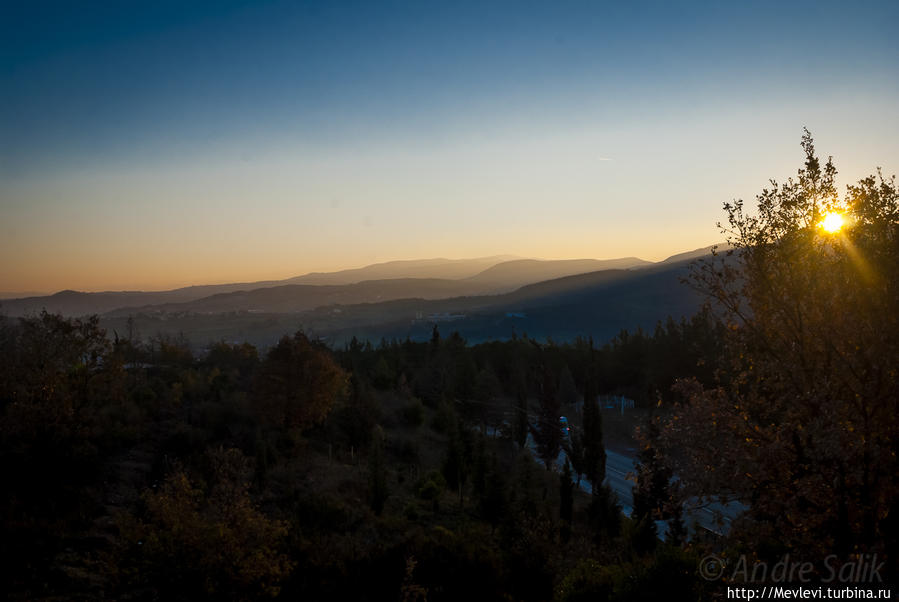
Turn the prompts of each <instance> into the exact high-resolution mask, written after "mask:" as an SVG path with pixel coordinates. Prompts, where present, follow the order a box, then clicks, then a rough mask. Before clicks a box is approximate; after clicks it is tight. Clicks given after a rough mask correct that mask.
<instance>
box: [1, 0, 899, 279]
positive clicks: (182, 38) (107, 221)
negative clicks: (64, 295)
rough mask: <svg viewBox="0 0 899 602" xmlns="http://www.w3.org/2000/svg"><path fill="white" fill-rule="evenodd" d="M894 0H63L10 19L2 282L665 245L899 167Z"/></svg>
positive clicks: (200, 274)
mask: <svg viewBox="0 0 899 602" xmlns="http://www.w3.org/2000/svg"><path fill="white" fill-rule="evenodd" d="M897 26H899V3H897V2H895V0H893V1H889V2H886V1H884V2H870V3H866V2H845V1H843V2H833V3H831V2H821V1H816V2H804V3H789V2H771V3H761V2H707V3H706V2H688V3H669V2H661V3H646V2H632V3H631V2H627V3H625V2H617V3H608V2H527V1H515V2H489V1H486V0H484V1H480V2H456V1H448V0H447V1H443V2H427V1H416V2H408V3H404V2H388V3H382V2H338V1H334V2H321V3H298V2H225V1H220V2H214V3H209V4H207V5H205V6H204V5H202V4H200V3H189V2H159V1H153V2H151V1H146V2H139V3H138V2H134V3H132V2H110V3H103V2H60V3H58V4H57V3H50V2H41V1H40V0H36V1H30V0H29V1H22V2H14V3H13V2H11V3H7V4H5V6H4V8H3V12H2V14H0V291H47V292H52V291H57V290H60V289H64V288H73V289H79V290H109V289H161V288H172V287H176V286H183V285H188V284H201V283H218V282H235V281H252V280H262V279H274V278H286V277H290V276H295V275H298V274H302V273H305V272H308V271H313V270H318V271H322V270H332V269H339V268H345V267H356V266H361V265H366V264H369V263H374V262H378V261H387V260H391V259H410V258H425V257H476V256H485V255H494V254H507V253H508V254H516V255H521V256H529V257H543V258H580V257H595V258H611V257H621V256H630V255H635V256H639V257H642V258H644V259H650V260H657V259H662V258H664V257H666V256H668V255H671V254H674V253H677V252H680V251H686V250H690V249H694V248H696V247H699V246H702V245H706V244H711V243H713V242H716V241H718V240H720V239H721V236H720V235H719V233H718V231H717V228H716V226H715V223H716V221H717V220H719V219H721V218H722V217H723V214H722V211H721V204H722V203H723V202H725V201H729V200H732V199H734V198H746V199H751V198H753V197H754V195H755V194H757V193H758V192H759V191H761V189H762V188H763V187H764V186H765V185H766V184H767V181H768V179H769V178H775V179H778V180H783V179H786V178H787V177H789V176H791V175H794V174H795V172H796V169H798V168H799V166H800V164H801V160H802V152H801V149H800V147H799V141H800V137H801V135H802V127H803V126H807V127H808V128H809V129H810V130H811V132H812V134H813V135H814V137H815V141H816V145H817V147H818V149H819V151H820V153H821V154H823V155H825V156H826V155H829V154H832V155H833V156H834V160H835V163H836V165H837V168H838V169H839V170H840V177H841V182H842V183H843V184H846V183H850V182H853V181H855V180H857V179H858V178H860V177H862V176H864V175H867V174H869V173H871V172H873V171H874V169H875V168H876V167H877V166H882V167H883V168H884V171H885V172H886V173H887V174H892V173H895V172H897V171H899V102H897V98H899V94H897V93H899V36H897V35H896V32H897Z"/></svg>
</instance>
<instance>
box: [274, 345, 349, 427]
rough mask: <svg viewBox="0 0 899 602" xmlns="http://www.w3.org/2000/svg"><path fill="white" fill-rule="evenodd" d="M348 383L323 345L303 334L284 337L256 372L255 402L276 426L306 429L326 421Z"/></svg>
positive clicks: (343, 373)
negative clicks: (257, 373)
mask: <svg viewBox="0 0 899 602" xmlns="http://www.w3.org/2000/svg"><path fill="white" fill-rule="evenodd" d="M346 384H347V376H346V373H345V372H344V371H343V370H342V369H341V368H340V366H338V365H337V363H336V362H335V361H334V359H333V357H332V356H331V352H330V351H329V350H328V348H327V347H325V346H324V345H323V344H321V343H319V342H317V341H313V340H311V339H309V337H307V336H306V335H305V334H304V333H303V332H297V333H296V334H295V335H294V336H293V337H292V338H291V337H286V336H285V337H283V338H282V339H281V340H280V341H279V342H278V344H277V345H276V346H275V347H273V348H272V349H271V351H269V352H268V355H267V356H266V358H265V361H264V362H263V363H262V366H261V367H260V370H259V375H258V379H257V383H256V403H257V407H258V408H259V410H260V411H261V412H262V413H263V415H264V417H265V418H266V419H267V420H269V421H270V422H272V423H274V424H275V425H277V426H284V427H288V428H297V429H300V430H302V429H305V428H308V427H309V426H312V425H314V424H317V423H319V422H321V421H322V420H324V419H325V417H326V416H327V415H328V412H329V411H330V410H331V407H332V406H333V405H334V401H335V399H336V398H337V396H338V394H340V393H341V392H342V391H343V390H344V388H345V387H346Z"/></svg>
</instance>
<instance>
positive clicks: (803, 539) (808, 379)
mask: <svg viewBox="0 0 899 602" xmlns="http://www.w3.org/2000/svg"><path fill="white" fill-rule="evenodd" d="M802 148H803V150H804V152H805V164H804V166H803V167H802V168H801V169H800V170H799V173H798V177H797V178H796V179H792V178H791V179H788V180H787V181H786V182H785V183H782V184H778V183H777V182H774V181H772V182H771V187H770V188H767V189H765V190H764V191H763V192H762V193H761V194H760V195H759V196H758V197H757V201H758V203H757V209H756V211H755V212H750V211H749V210H748V209H747V208H746V207H745V206H744V203H743V202H742V201H736V202H733V203H727V204H725V211H726V213H727V224H726V225H725V226H723V228H722V230H723V231H724V233H725V234H726V235H727V242H728V243H729V245H730V249H729V250H728V251H726V252H723V253H720V254H719V255H717V257H715V258H714V259H713V260H711V261H707V262H704V263H702V264H701V265H700V266H699V267H698V268H697V269H695V270H694V274H693V280H694V283H695V284H696V285H698V286H699V288H701V289H702V290H703V291H705V293H707V294H708V296H709V298H710V299H711V301H712V302H713V306H714V307H715V309H716V311H717V312H718V315H719V316H720V318H721V320H722V321H723V323H724V325H725V326H726V327H727V330H726V332H727V335H726V341H725V343H726V355H727V362H725V363H724V366H725V368H724V369H723V370H722V371H721V372H720V374H719V376H720V379H719V385H718V386H716V387H714V388H705V387H703V386H701V385H699V384H698V383H697V382H695V381H693V382H685V383H681V385H680V391H681V393H682V394H683V397H684V399H685V401H684V403H682V404H681V405H679V406H678V408H677V409H676V411H675V412H674V414H673V415H671V416H669V417H668V419H667V420H665V421H664V422H665V424H664V425H663V426H664V429H663V431H662V436H661V441H662V442H663V445H664V446H665V447H666V449H667V452H668V460H669V461H671V462H672V463H673V464H672V468H673V469H674V470H675V472H676V473H677V474H678V475H679V476H680V477H681V479H682V483H683V484H684V485H685V486H686V489H685V492H686V493H687V494H688V495H689V494H697V495H706V496H708V495H729V496H733V497H735V498H738V499H740V500H742V501H743V502H745V503H746V504H748V507H749V510H748V518H749V519H750V523H749V524H750V525H751V529H748V530H747V531H746V532H745V533H744V536H745V537H746V538H747V540H748V541H750V542H752V541H755V543H757V544H762V543H763V542H764V541H765V540H767V543H768V544H772V543H776V544H778V547H780V548H781V549H783V548H787V549H789V550H793V551H796V552H797V553H804V554H806V555H807V556H808V558H809V559H814V558H818V557H820V556H823V555H826V554H830V553H836V554H838V555H841V556H847V555H849V554H853V553H860V552H883V551H884V550H887V549H888V548H889V545H890V542H891V541H894V540H895V533H893V534H892V535H891V534H890V533H889V529H890V528H891V527H890V526H889V521H893V522H895V520H896V518H895V516H896V513H897V511H899V507H897V499H899V487H897V475H899V464H897V455H896V454H897V442H899V428H897V424H899V421H897V410H899V407H897V400H899V393H897V392H899V382H897V381H899V376H897V375H899V371H897V358H899V232H897V227H899V194H897V187H896V182H895V178H892V179H887V178H884V177H883V176H882V175H881V174H880V172H879V170H878V173H877V175H874V176H870V177H867V178H865V179H863V180H861V181H860V182H858V184H856V185H854V186H848V187H847V189H846V191H845V193H843V194H842V195H840V194H839V193H838V190H837V185H836V181H835V178H836V173H837V172H836V168H835V167H834V165H833V162H832V160H830V159H828V160H827V161H826V162H823V163H822V162H821V161H820V160H819V159H818V157H817V155H816V153H815V148H814V144H813V142H812V138H811V136H810V135H809V134H808V132H807V131H806V133H805V136H804V137H803V139H802ZM828 216H829V217H828ZM834 216H840V217H834ZM841 220H842V222H843V225H842V227H839V225H840V221H841ZM893 526H894V527H895V525H893ZM756 549H762V548H761V545H760V546H759V547H758V548H756ZM769 549H770V548H769ZM893 561H894V562H895V559H894V560H893Z"/></svg>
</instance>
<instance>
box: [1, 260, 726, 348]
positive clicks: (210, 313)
mask: <svg viewBox="0 0 899 602" xmlns="http://www.w3.org/2000/svg"><path fill="white" fill-rule="evenodd" d="M709 250H710V247H703V248H700V249H696V250H694V251H690V252H687V253H681V254H678V255H674V256H672V257H670V258H668V259H666V260H664V261H660V262H657V263H651V262H647V261H643V260H641V259H637V258H635V257H627V258H621V259H611V260H595V259H577V260H546V261H544V260H536V259H521V258H515V259H509V258H508V256H497V257H490V258H478V259H471V260H448V259H429V260H421V261H396V262H389V263H383V264H374V265H371V266H367V267H364V268H359V269H355V270H343V271H340V272H332V273H321V274H318V273H317V274H306V275H304V276H298V277H296V278H291V279H288V280H280V281H264V282H253V283H243V284H224V285H206V286H192V287H186V288H181V289H176V290H171V291H161V292H104V293H82V292H76V291H62V292H60V293H56V294H55V295H49V296H43V297H30V298H24V299H16V300H5V301H3V302H2V303H0V312H2V313H5V314H6V315H9V316H17V315H24V314H27V313H30V312H38V311H40V310H41V309H47V311H50V312H59V313H62V314H64V315H70V316H78V315H84V314H94V313H96V314H101V323H102V325H103V326H104V327H106V328H107V329H108V331H109V332H110V335H112V334H115V333H118V334H122V333H124V332H127V331H128V330H127V329H128V328H130V327H133V328H135V329H136V332H137V333H138V334H139V335H142V336H153V335H157V334H163V335H172V336H180V335H184V336H186V337H187V339H188V340H190V341H191V342H192V344H194V345H196V346H198V347H202V346H204V345H205V344H207V343H209V342H212V341H217V340H226V341H232V342H242V341H248V342H251V343H253V344H255V345H257V346H261V347H266V346H268V345H271V344H272V343H274V342H276V341H277V340H278V338H280V337H281V336H282V335H284V334H285V333H290V332H293V331H295V330H297V329H299V328H303V329H305V330H307V331H310V332H312V333H313V334H315V335H316V336H320V337H323V338H325V339H326V340H328V341H329V342H330V343H332V344H336V345H340V344H342V343H343V342H345V341H346V340H348V339H350V338H352V337H353V336H356V337H358V338H360V339H369V340H379V339H380V338H382V337H386V338H388V339H389V338H401V339H404V338H406V337H410V338H412V339H426V338H427V337H430V336H431V331H432V329H433V327H434V325H435V324H436V325H438V327H439V328H440V329H441V331H443V332H445V333H449V332H451V331H453V330H457V331H459V332H460V333H461V334H462V336H464V337H465V338H467V339H468V340H470V341H472V342H480V341H485V340H490V339H504V338H508V337H511V336H513V335H522V334H525V333H527V334H528V335H529V336H531V337H536V338H538V339H545V338H552V339H554V340H557V341H564V340H570V339H573V338H574V337H576V336H593V337H594V338H595V339H596V340H597V341H600V342H601V341H604V340H607V339H608V338H610V337H612V336H614V335H615V334H617V333H618V332H619V331H620V330H621V329H623V328H628V329H633V328H637V327H642V328H646V329H649V328H652V327H653V326H654V325H655V323H656V322H657V321H659V320H664V319H666V318H667V317H668V316H672V317H674V318H675V319H679V318H680V317H682V316H689V315H692V314H693V313H695V312H696V310H697V309H698V308H699V306H700V304H701V302H702V299H701V297H700V295H699V294H698V293H697V292H696V291H694V290H692V289H691V288H690V287H688V286H685V285H683V284H682V279H683V278H684V277H685V276H687V274H688V273H689V266H690V264H691V263H692V261H693V260H695V259H696V258H699V257H703V256H705V255H708V254H709V252H710V251H709ZM485 266H486V267H485ZM410 274H415V275H416V276H414V277H413V276H411V275H410ZM438 275H442V276H447V275H454V276H458V277H457V278H446V277H438ZM371 276H396V277H394V278H370V277H371ZM129 318H132V319H133V322H132V323H131V324H130V325H128V320H129Z"/></svg>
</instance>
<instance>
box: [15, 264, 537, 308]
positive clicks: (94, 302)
mask: <svg viewBox="0 0 899 602" xmlns="http://www.w3.org/2000/svg"><path fill="white" fill-rule="evenodd" d="M513 257H514V256H512V255H497V256H495V257H478V258H475V259H422V260H409V261H391V262H387V263H376V264H372V265H369V266H365V267H363V268H357V269H351V270H342V271H339V272H330V273H310V274H305V275H303V276H296V277H294V278H288V279H285V280H263V281H258V282H240V283H232V284H207V285H197V286H187V287H183V288H178V289H173V290H169V291H104V292H96V293H86V292H80V291H71V290H66V291H60V292H58V293H55V294H53V295H44V296H38V295H35V296H29V297H24V298H15V299H11V298H10V299H6V300H3V301H2V304H0V311H2V312H3V313H6V314H7V315H10V316H21V315H24V314H27V313H32V312H39V311H41V310H43V309H46V310H47V311H49V312H51V313H61V314H63V315H68V316H79V315H84V314H93V313H99V314H103V313H107V312H110V311H113V310H118V309H124V308H140V307H147V306H151V305H168V304H173V303H186V302H190V301H195V300H197V299H202V298H204V297H211V296H215V295H220V294H226V293H234V292H237V291H253V290H257V289H264V288H273V287H280V286H285V285H290V284H307V285H325V284H330V285H344V284H355V283H358V282H362V281H366V280H384V279H400V278H403V279H413V278H422V279H437V278H441V279H448V280H457V279H462V278H467V277H469V276H472V275H474V274H477V273H479V272H482V271H483V270H484V269H486V268H489V267H491V266H493V265H495V264H497V263H499V262H503V261H506V260H508V259H510V258H513ZM532 282H534V281H533V280H532ZM404 286H405V287H406V288H405V292H404V293H403V294H404V295H405V296H410V297H414V296H423V297H426V298H433V295H434V293H433V292H432V291H433V290H435V286H436V285H434V284H429V283H422V289H421V291H414V290H413V289H412V286H411V283H406V284H405V285H404ZM369 288H370V289H372V290H375V294H376V296H374V297H372V298H365V299H363V298H360V297H358V296H354V294H355V293H354V292H352V291H351V292H349V293H347V296H346V298H340V297H341V295H339V294H337V293H335V292H334V291H324V292H322V294H321V295H320V294H317V293H311V292H310V296H311V297H312V298H320V297H322V296H324V297H326V298H327V297H328V296H329V295H330V296H333V297H335V298H337V299H339V301H337V300H335V301H329V300H327V299H326V300H325V301H324V302H327V303H331V302H343V303H360V302H363V301H378V300H380V298H379V297H377V287H369ZM444 288H445V289H446V292H445V293H444V294H442V296H454V295H466V294H474V293H475V292H476V291H483V290H487V289H489V286H485V285H484V283H481V282H476V283H472V284H463V285H460V286H458V287H457V288H455V289H452V290H451V287H448V285H447V287H444ZM295 292H296V293H297V294H305V292H309V291H308V289H307V290H306V291H303V290H300V289H297V290H295ZM275 296H277V295H275ZM237 298H238V297H235V298H234V299H237ZM387 298H396V297H395V295H393V294H388V297H387ZM213 305H215V302H213ZM295 305H296V306H298V307H303V308H307V305H308V304H307V303H306V302H305V301H304V300H303V299H300V298H298V299H297V300H296V303H295ZM312 306H313V307H314V304H313V305H312ZM235 309H238V307H234V308H227V307H223V306H218V309H217V310H212V311H233V310H235ZM290 311H296V310H290Z"/></svg>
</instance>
